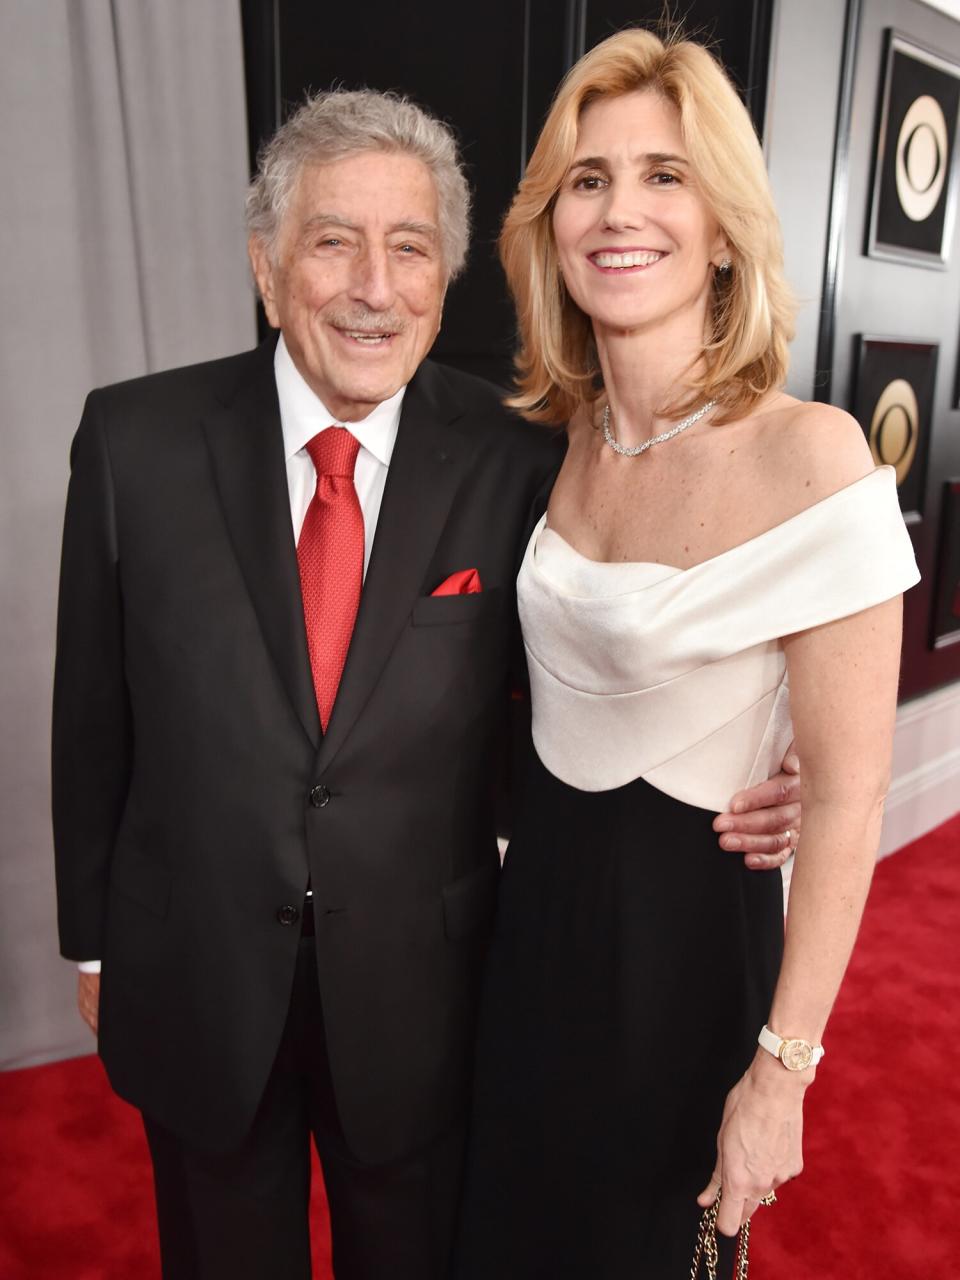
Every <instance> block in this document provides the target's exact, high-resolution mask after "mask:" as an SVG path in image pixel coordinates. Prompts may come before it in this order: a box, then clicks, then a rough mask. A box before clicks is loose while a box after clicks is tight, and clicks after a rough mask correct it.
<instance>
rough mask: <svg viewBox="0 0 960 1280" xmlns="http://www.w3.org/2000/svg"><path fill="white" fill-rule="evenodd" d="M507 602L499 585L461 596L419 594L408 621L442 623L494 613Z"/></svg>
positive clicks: (416, 625)
mask: <svg viewBox="0 0 960 1280" xmlns="http://www.w3.org/2000/svg"><path fill="white" fill-rule="evenodd" d="M506 602H507V593H506V591H505V590H504V589H503V587H491V588H490V590H489V591H475V592H473V593H472V594H471V595H464V596H421V597H420V599H419V600H418V601H417V602H416V604H415V605H414V606H413V612H412V613H411V615H410V621H411V622H412V624H413V625H414V626H415V627H443V626H447V625H453V624H455V623H468V622H475V621H477V620H479V619H480V618H488V617H496V616H497V615H498V614H499V612H500V611H501V610H502V609H503V608H504V606H505V604H506Z"/></svg>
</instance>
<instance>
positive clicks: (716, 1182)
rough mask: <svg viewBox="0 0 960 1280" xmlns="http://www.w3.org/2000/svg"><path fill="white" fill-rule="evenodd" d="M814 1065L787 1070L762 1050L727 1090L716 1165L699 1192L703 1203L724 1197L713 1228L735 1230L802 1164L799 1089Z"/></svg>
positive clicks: (813, 1071) (811, 1074)
mask: <svg viewBox="0 0 960 1280" xmlns="http://www.w3.org/2000/svg"><path fill="white" fill-rule="evenodd" d="M815 1074H816V1068H815V1067H810V1068H808V1069H807V1070H806V1071H797V1072H793V1071H787V1070H786V1069H785V1068H784V1067H783V1066H782V1065H781V1064H780V1063H779V1062H777V1061H776V1059H775V1058H773V1057H771V1055H770V1054H769V1053H766V1052H765V1051H764V1050H762V1049H761V1050H758V1052H757V1056H756V1058H754V1060H753V1062H752V1063H751V1065H750V1069H749V1070H748V1071H747V1073H746V1075H744V1076H743V1078H742V1079H741V1080H739V1081H738V1082H737V1084H735V1085H734V1086H733V1088H732V1089H731V1090H730V1092H729V1093H728V1094H727V1101H726V1105H725V1106H724V1108H723V1122H722V1123H721V1125H720V1133H719V1135H718V1136H717V1165H716V1168H715V1169H714V1171H713V1176H712V1177H711V1178H710V1181H709V1182H708V1183H707V1185H706V1187H705V1188H704V1189H703V1191H701V1193H700V1195H699V1196H698V1197H697V1203H698V1204H699V1205H700V1206H701V1208H703V1209H706V1208H708V1207H709V1206H710V1205H712V1204H713V1202H714V1200H716V1198H717V1192H718V1191H719V1189H720V1186H721V1184H722V1186H723V1198H722V1200H721V1201H720V1212H719V1214H718V1216H717V1230H718V1231H720V1232H722V1234H723V1235H725V1236H734V1235H736V1234H737V1231H738V1230H739V1229H740V1227H741V1226H742V1224H743V1223H744V1222H746V1221H747V1219H748V1218H749V1217H750V1215H751V1214H752V1213H753V1211H754V1209H756V1207H757V1205H758V1204H759V1202H760V1200H761V1199H762V1198H763V1197H764V1196H766V1195H769V1193H770V1192H771V1191H774V1190H776V1188H777V1187H779V1186H781V1185H782V1184H783V1183H784V1182H787V1181H789V1179H790V1178H795V1177H797V1175H798V1174H799V1173H801V1172H802V1170H803V1095H804V1093H805V1092H806V1089H807V1086H808V1085H809V1084H810V1083H812V1081H813V1077H814V1075H815Z"/></svg>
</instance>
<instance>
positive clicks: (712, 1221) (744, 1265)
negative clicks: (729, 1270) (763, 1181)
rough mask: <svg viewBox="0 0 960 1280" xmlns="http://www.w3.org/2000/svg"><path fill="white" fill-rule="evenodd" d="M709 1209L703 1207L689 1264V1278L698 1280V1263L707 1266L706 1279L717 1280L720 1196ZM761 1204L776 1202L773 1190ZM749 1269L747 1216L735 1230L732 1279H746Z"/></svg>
mask: <svg viewBox="0 0 960 1280" xmlns="http://www.w3.org/2000/svg"><path fill="white" fill-rule="evenodd" d="M721 1194H722V1192H720V1191H718V1192H717V1198H716V1200H714V1202H713V1204H712V1205H711V1206H710V1208H709V1209H704V1211H703V1216H702V1217H701V1219H700V1230H699V1231H698V1232H697V1247H696V1248H695V1249H694V1251H693V1262H691V1264H690V1280H700V1264H701V1263H703V1264H704V1265H705V1266H706V1268H707V1280H717V1265H718V1263H719V1261H720V1256H719V1254H718V1252H717V1214H718V1213H719V1211H720V1196H721ZM760 1203H761V1204H774V1203H776V1196H775V1195H774V1194H773V1192H771V1193H770V1195H769V1196H765V1197H764V1198H763V1200H762V1201H761V1202H760ZM749 1269H750V1219H749V1218H748V1219H747V1220H746V1222H745V1223H744V1224H743V1226H742V1227H741V1228H740V1230H739V1231H738V1232H737V1253H736V1257H735V1258H734V1262H733V1280H747V1273H748V1271H749Z"/></svg>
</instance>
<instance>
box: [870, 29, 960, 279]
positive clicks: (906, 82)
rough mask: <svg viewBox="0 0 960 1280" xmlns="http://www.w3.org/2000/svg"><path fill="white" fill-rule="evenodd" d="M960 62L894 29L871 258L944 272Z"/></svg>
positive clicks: (953, 195) (952, 205)
mask: <svg viewBox="0 0 960 1280" xmlns="http://www.w3.org/2000/svg"><path fill="white" fill-rule="evenodd" d="M958 111H960V64H958V63H956V62H954V61H952V60H951V59H949V58H947V57H945V56H943V55H942V54H939V53H936V52H935V51H933V50H931V49H927V48H924V47H923V46H922V45H919V44H916V43H914V42H913V41H912V40H910V39H908V38H907V37H906V36H904V35H901V34H900V33H899V32H897V31H893V30H888V31H887V41H886V50H885V67H884V78H883V87H882V91H881V97H880V116H879V120H878V125H877V150H876V157H875V160H874V176H873V191H872V196H871V203H870V218H869V223H868V230H867V248H866V251H867V253H868V254H869V255H870V256H871V257H873V258H888V259H893V260H894V261H899V262H910V263H914V264H916V265H919V266H926V267H935V268H939V269H941V270H942V269H943V268H944V267H945V266H946V263H947V258H948V255H949V246H950V238H951V232H952V229H953V220H954V216H955V211H956V202H957V164H958V162H957V157H956V154H955V153H956V136H957V116H958Z"/></svg>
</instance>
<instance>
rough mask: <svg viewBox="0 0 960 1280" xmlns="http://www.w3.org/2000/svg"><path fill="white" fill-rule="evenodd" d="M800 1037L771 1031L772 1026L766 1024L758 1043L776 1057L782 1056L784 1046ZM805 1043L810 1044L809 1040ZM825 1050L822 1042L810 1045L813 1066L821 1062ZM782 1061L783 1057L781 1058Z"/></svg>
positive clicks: (758, 1037)
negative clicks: (779, 1034) (780, 1034)
mask: <svg viewBox="0 0 960 1280" xmlns="http://www.w3.org/2000/svg"><path fill="white" fill-rule="evenodd" d="M799 1038H800V1037H798V1036H778V1035H777V1033H776V1032H775V1031H771V1030H770V1028H769V1027H768V1026H767V1025H766V1024H764V1026H763V1027H762V1028H761V1030H760V1034H759V1035H758V1036H757V1044H759V1046H760V1048H761V1049H766V1051H767V1053H772V1054H773V1056H774V1057H775V1058H780V1053H781V1050H782V1049H783V1046H784V1045H785V1044H789V1042H790V1041H791V1040H796V1039H799ZM804 1043H807V1044H808V1043H809V1041H804ZM825 1052H826V1050H825V1049H824V1047H823V1045H822V1044H815V1045H810V1065H811V1067H815V1066H816V1065H817V1064H818V1063H819V1062H820V1060H821V1059H822V1058H823V1055H824V1053H825ZM780 1061H781V1062H782V1061H783V1059H782V1058H780Z"/></svg>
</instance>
